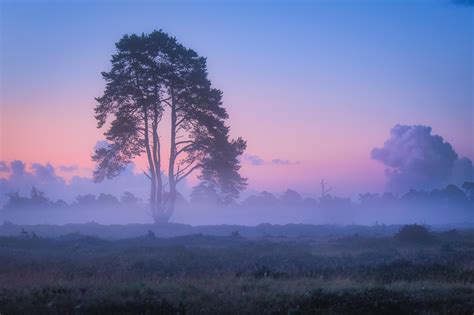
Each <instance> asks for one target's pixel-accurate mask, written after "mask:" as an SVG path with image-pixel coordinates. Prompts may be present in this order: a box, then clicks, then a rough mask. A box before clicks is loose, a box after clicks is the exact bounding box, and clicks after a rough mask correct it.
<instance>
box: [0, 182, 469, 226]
mask: <svg viewBox="0 0 474 315" xmlns="http://www.w3.org/2000/svg"><path fill="white" fill-rule="evenodd" d="M7 196H8V201H7V203H6V204H5V205H4V206H3V208H2V210H1V212H2V213H3V214H4V215H7V214H10V215H14V214H15V213H17V214H20V213H32V212H35V213H38V212H41V210H42V209H43V210H58V211H59V212H64V211H61V210H64V209H68V210H69V211H67V212H70V213H71V212H78V211H79V210H80V211H84V210H92V211H99V212H100V210H101V209H108V210H111V211H116V210H117V211H118V210H120V209H121V211H125V212H132V213H133V212H134V211H136V210H139V211H141V212H143V213H145V212H146V211H147V202H145V201H143V200H141V199H140V198H138V197H136V196H134V195H133V194H132V193H130V192H125V193H123V194H122V195H121V196H120V197H116V196H113V195H111V194H104V193H101V194H99V195H94V194H86V195H79V196H77V197H76V199H75V200H74V201H73V202H70V203H67V202H65V201H63V200H57V201H53V200H50V199H49V198H48V197H47V196H46V195H45V194H44V193H43V192H41V191H39V190H38V189H36V188H35V187H33V188H32V190H31V194H30V196H28V197H27V196H21V195H20V194H18V193H10V194H8V195H7ZM176 206H177V208H178V209H181V210H182V212H181V213H183V214H185V215H182V216H181V218H179V212H178V214H177V215H178V222H188V221H187V220H188V219H191V218H193V216H195V218H199V216H201V217H202V218H204V217H209V218H212V217H213V216H214V218H216V217H217V216H218V215H219V213H222V215H225V216H227V218H228V219H229V220H230V221H229V222H241V223H246V222H247V221H246V218H250V219H251V220H253V221H248V224H253V223H254V222H255V223H257V224H258V223H262V222H272V223H280V224H281V223H290V222H293V223H301V222H307V223H318V224H320V223H322V224H326V223H329V224H352V223H363V224H374V223H376V222H386V223H403V222H425V221H430V222H431V223H447V222H471V221H473V215H474V210H473V209H474V183H473V182H465V183H464V184H463V185H462V187H458V186H456V185H448V186H447V187H446V188H444V189H435V190H432V191H416V190H410V191H408V192H407V193H405V194H402V195H396V194H392V193H384V194H373V193H365V194H360V195H359V198H358V200H357V201H353V200H351V199H350V198H344V197H339V196H335V195H333V194H330V193H327V192H324V191H323V193H322V196H321V197H319V198H303V197H302V196H301V194H299V193H298V192H296V191H294V190H291V189H288V190H287V191H286V192H284V193H283V194H282V195H281V196H275V195H274V194H272V193H269V192H266V191H263V192H261V193H259V194H256V195H251V196H249V197H248V198H246V199H244V200H242V201H241V202H240V203H237V202H235V203H232V204H226V203H225V202H223V201H222V200H221V199H219V197H218V194H217V192H216V191H215V190H214V189H212V187H207V186H200V187H199V188H198V189H195V190H194V191H193V192H192V194H191V195H190V198H189V200H186V199H185V198H184V197H183V196H181V195H178V198H177V204H176ZM213 209H214V210H213ZM74 210H78V211H74ZM183 217H184V220H183ZM5 218H11V216H8V215H7V216H5ZM234 218H235V220H234ZM221 221H222V222H227V221H226V220H221ZM221 221H219V222H221ZM189 222H191V221H189ZM196 222H197V223H198V224H200V222H201V221H199V220H198V221H196ZM212 222H214V221H212Z"/></svg>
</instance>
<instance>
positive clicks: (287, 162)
mask: <svg viewBox="0 0 474 315" xmlns="http://www.w3.org/2000/svg"><path fill="white" fill-rule="evenodd" d="M272 164H275V165H295V164H300V162H299V161H290V160H282V159H273V160H272Z"/></svg>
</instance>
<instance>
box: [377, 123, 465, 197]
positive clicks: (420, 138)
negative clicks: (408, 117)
mask: <svg viewBox="0 0 474 315" xmlns="http://www.w3.org/2000/svg"><path fill="white" fill-rule="evenodd" d="M371 157H372V159H374V160H377V161H379V162H381V163H383V164H384V165H385V166H387V169H386V176H387V178H388V183H387V184H388V187H387V188H388V189H389V190H391V191H394V192H405V191H407V189H410V188H413V189H427V190H428V189H434V188H442V187H444V186H446V185H447V184H457V185H460V184H462V183H463V182H464V181H472V180H473V178H474V168H473V165H472V161H471V160H470V159H468V158H459V157H458V154H457V153H456V151H455V150H454V148H453V147H452V146H451V144H450V143H449V142H447V141H444V139H443V138H442V137H441V136H439V135H433V134H431V127H428V126H421V125H417V126H407V125H396V126H395V127H393V128H392V129H391V130H390V138H389V139H388V140H387V141H385V143H384V145H383V147H381V148H374V149H373V150H372V152H371Z"/></svg>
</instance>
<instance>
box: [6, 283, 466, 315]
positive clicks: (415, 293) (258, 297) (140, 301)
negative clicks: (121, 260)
mask: <svg viewBox="0 0 474 315" xmlns="http://www.w3.org/2000/svg"><path fill="white" fill-rule="evenodd" d="M422 285H423V286H422ZM473 292H474V291H473V289H472V287H465V286H451V287H450V286H446V285H442V284H438V285H436V284H435V285H434V287H431V288H426V287H424V284H413V283H410V284H408V285H407V284H404V283H397V284H393V285H385V286H376V285H373V286H372V285H368V286H367V285H361V284H355V283H346V282H344V281H342V283H338V284H334V283H323V282H319V281H314V280H313V279H297V280H275V279H261V280H254V279H240V280H237V281H236V280H235V279H221V280H220V281H218V282H217V281H202V280H197V281H192V280H189V279H188V280H185V281H182V280H181V281H163V282H162V283H147V284H145V283H130V284H127V285H105V286H104V285H98V286H97V285H93V286H76V285H67V284H63V285H46V286H39V287H24V288H22V289H15V290H13V289H3V290H2V291H0V305H1V308H2V314H3V313H5V314H35V313H45V314H91V313H95V314H156V313H160V314H177V313H180V314H185V313H190V314H211V313H212V314H228V313H233V314H288V313H293V314H300V313H301V314H310V313H328V314H332V313H353V312H354V311H357V312H358V313H367V314H381V313H384V314H387V313H392V314H400V313H406V314H419V313H444V314H471V312H472V309H473V308H474V302H473V300H472V297H473Z"/></svg>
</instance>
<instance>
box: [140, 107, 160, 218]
mask: <svg viewBox="0 0 474 315" xmlns="http://www.w3.org/2000/svg"><path fill="white" fill-rule="evenodd" d="M143 111H144V119H145V150H146V155H147V159H148V168H149V170H150V181H151V185H150V186H151V187H150V211H151V215H152V217H153V219H155V217H156V216H157V214H158V211H159V209H158V207H157V206H158V205H157V202H156V201H157V198H156V197H157V196H156V188H157V187H156V184H157V181H156V169H155V164H154V162H153V157H152V152H151V148H150V137H149V136H148V132H149V126H148V110H147V108H146V107H144V109H143Z"/></svg>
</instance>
